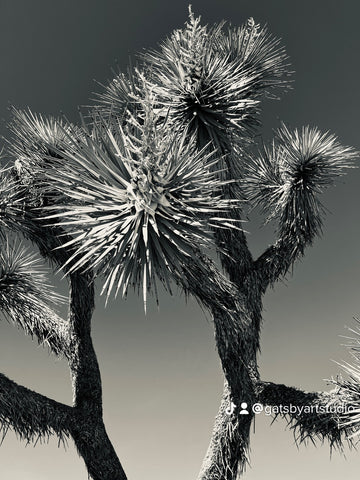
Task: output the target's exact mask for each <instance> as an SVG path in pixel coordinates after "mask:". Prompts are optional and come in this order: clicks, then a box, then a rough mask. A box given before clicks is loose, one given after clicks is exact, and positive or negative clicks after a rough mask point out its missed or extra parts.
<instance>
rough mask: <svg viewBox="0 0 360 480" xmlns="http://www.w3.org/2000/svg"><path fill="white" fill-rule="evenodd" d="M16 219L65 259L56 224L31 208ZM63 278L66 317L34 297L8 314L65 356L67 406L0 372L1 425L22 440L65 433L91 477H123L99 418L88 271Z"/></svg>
mask: <svg viewBox="0 0 360 480" xmlns="http://www.w3.org/2000/svg"><path fill="white" fill-rule="evenodd" d="M19 223H20V227H22V231H23V232H25V234H26V236H27V237H28V238H29V239H30V240H31V241H32V242H34V243H36V244H37V246H38V248H39V251H40V253H41V254H42V255H43V257H45V258H46V259H47V260H49V261H50V262H52V263H54V264H55V265H56V266H58V267H62V266H63V265H64V264H65V263H66V262H67V261H68V260H69V258H70V257H71V250H70V249H63V248H61V246H62V245H63V244H64V243H65V242H66V241H68V240H69V237H68V236H67V235H65V234H64V231H63V230H62V229H60V228H58V227H55V228H54V227H48V226H46V225H45V222H43V221H39V220H37V219H36V216H35V214H34V213H33V212H32V210H31V208H27V210H26V211H25V210H24V212H23V217H22V224H21V222H19ZM68 266H69V265H68ZM65 270H66V269H65ZM69 282H70V291H69V317H68V321H67V322H65V321H63V320H62V319H60V318H59V317H58V316H56V315H55V314H54V313H53V312H52V311H51V310H50V309H48V310H47V309H46V308H45V309H44V308H42V309H41V311H40V312H37V310H38V309H36V301H35V299H34V308H35V310H36V311H35V313H34V312H33V314H31V312H30V311H24V312H23V313H22V314H21V315H20V314H19V312H18V308H17V310H16V314H13V315H11V319H12V320H13V321H14V322H15V323H17V324H18V325H20V326H21V327H22V328H23V329H24V330H25V331H26V333H29V334H30V335H32V336H35V337H36V338H37V339H38V341H39V342H40V343H45V344H47V345H48V346H49V347H50V349H51V350H52V351H53V352H54V353H55V354H57V355H64V356H65V357H66V358H67V359H68V363H69V368H70V373H71V380H72V387H73V407H69V406H66V405H62V404H59V403H57V402H55V401H53V400H50V399H48V398H47V397H45V396H42V395H39V394H37V393H34V392H31V391H30V390H27V389H26V388H25V387H21V386H17V385H16V384H15V383H13V382H11V381H10V380H8V379H6V377H4V376H2V375H1V376H0V392H1V395H0V421H1V426H2V429H3V431H4V434H6V431H7V430H8V428H9V427H12V428H13V429H14V430H15V431H16V432H17V433H19V434H20V435H21V437H22V438H25V439H26V440H32V439H34V438H36V436H44V435H46V436H49V435H51V434H53V433H56V434H57V435H58V436H59V437H60V438H61V439H62V438H63V437H65V436H71V437H72V438H73V440H74V442H75V445H76V447H77V450H78V452H79V454H80V455H81V456H82V458H83V460H84V462H85V464H86V467H87V469H88V472H89V475H91V477H92V478H93V479H94V480H126V475H125V472H124V470H123V468H122V466H121V463H120V461H119V459H118V457H117V455H116V452H115V450H114V448H113V446H112V444H111V442H110V440H109V438H108V436H107V433H106V429H105V426H104V423H103V415H102V386H101V377H100V370H99V365H98V362H97V357H96V353H95V350H94V347H93V343H92V338H91V318H92V313H93V309H94V284H93V278H92V273H91V271H89V272H87V273H79V272H76V273H72V274H71V275H70V279H69ZM13 300H14V302H16V301H17V300H18V299H17V298H16V296H15V297H14V299H13ZM10 306H11V302H10ZM15 306H17V307H19V304H18V303H16V305H15ZM5 313H7V312H5ZM11 313H12V311H10V312H8V316H10V314H11ZM27 313H28V314H29V315H26V314H27ZM36 313H39V314H38V315H36ZM22 398H23V400H22Z"/></svg>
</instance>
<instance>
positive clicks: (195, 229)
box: [48, 104, 233, 297]
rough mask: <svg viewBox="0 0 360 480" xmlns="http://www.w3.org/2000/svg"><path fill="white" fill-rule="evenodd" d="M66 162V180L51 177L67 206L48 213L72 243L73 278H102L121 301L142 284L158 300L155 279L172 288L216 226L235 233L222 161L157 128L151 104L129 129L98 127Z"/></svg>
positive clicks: (75, 146) (73, 147)
mask: <svg viewBox="0 0 360 480" xmlns="http://www.w3.org/2000/svg"><path fill="white" fill-rule="evenodd" d="M70 140H71V139H69V141H70ZM63 156H64V158H65V160H66V162H65V166H64V168H63V170H62V171H61V175H59V173H58V172H57V171H54V172H52V173H51V172H49V173H48V176H49V179H50V181H52V180H55V179H56V181H57V184H58V189H59V191H61V192H62V194H63V196H64V199H63V205H62V206H60V205H58V206H54V207H49V209H50V211H51V210H53V213H52V214H51V215H49V216H48V218H49V221H50V220H51V221H53V222H54V221H55V222H56V223H57V224H61V225H62V226H64V227H65V228H66V229H67V230H68V231H69V232H70V233H71V235H72V236H73V237H74V239H73V240H72V241H70V242H69V243H68V244H67V245H65V247H70V248H71V247H74V248H75V252H74V254H73V255H72V257H71V259H70V261H69V262H68V266H69V269H68V270H69V272H71V271H74V270H77V269H86V268H90V267H92V268H94V269H95V270H98V271H101V272H103V273H104V274H105V278H106V280H105V284H104V287H103V292H107V296H108V295H109V294H110V292H111V291H112V290H113V288H114V289H115V294H117V293H118V292H119V291H120V293H121V294H123V295H124V294H126V292H127V289H128V287H129V286H133V287H140V286H142V288H143V292H144V297H146V292H147V290H148V289H150V287H151V286H153V287H154V291H155V294H156V281H155V278H156V276H157V277H158V278H159V279H160V280H161V282H162V283H163V284H164V285H165V287H167V288H168V289H170V278H171V275H172V273H174V272H177V275H179V274H181V272H182V269H183V268H185V265H186V262H189V261H191V256H192V255H193V245H196V246H208V247H209V246H211V244H212V241H211V240H212V233H211V227H213V226H216V227H222V228H232V227H233V225H232V224H231V222H230V221H229V220H227V219H224V218H222V216H223V213H224V212H225V211H226V210H227V209H228V208H229V205H230V203H231V201H229V200H224V199H223V198H222V196H221V188H222V186H223V182H221V181H220V180H218V179H217V175H216V172H214V168H215V164H216V162H217V161H216V160H214V158H213V156H212V155H211V154H209V153H207V154H205V152H204V151H198V150H196V149H195V146H194V141H189V140H188V137H187V136H186V133H184V134H183V135H182V137H179V136H178V135H177V136H174V135H173V134H172V133H171V132H170V131H169V130H167V128H166V125H163V126H162V128H160V127H159V121H158V118H157V114H156V113H155V110H154V109H153V108H152V104H151V105H147V104H144V106H143V111H139V112H138V115H137V116H136V117H135V116H131V121H130V122H129V123H128V124H127V125H126V126H125V127H124V125H122V121H121V119H118V120H117V122H114V121H113V120H112V121H111V122H110V123H108V124H104V123H101V122H95V124H94V129H93V131H92V132H91V134H90V133H89V135H88V136H87V137H86V140H85V141H84V142H82V143H81V144H79V143H77V142H74V143H73V144H71V145H70V148H69V149H68V150H67V151H65V152H63ZM54 219H55V220H54Z"/></svg>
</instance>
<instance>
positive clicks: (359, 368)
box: [332, 319, 360, 438]
mask: <svg viewBox="0 0 360 480" xmlns="http://www.w3.org/2000/svg"><path fill="white" fill-rule="evenodd" d="M356 321H357V324H356V326H355V328H350V329H349V330H350V332H351V334H352V335H353V336H352V337H350V338H348V340H350V342H349V343H348V344H347V345H346V346H347V348H348V349H349V352H350V354H351V356H352V359H353V361H352V362H351V363H350V362H344V363H341V364H340V366H341V367H342V369H343V371H344V373H345V374H346V377H347V378H343V376H338V377H337V378H336V379H333V380H332V383H334V384H335V385H336V387H337V388H338V389H339V390H340V391H341V392H342V394H343V396H344V398H345V403H346V406H347V408H348V410H349V412H348V414H347V415H344V416H343V417H342V419H341V420H342V421H341V424H342V427H343V428H347V429H348V430H349V431H350V432H351V435H350V436H351V437H357V438H358V437H359V436H360V328H359V327H360V321H359V319H356Z"/></svg>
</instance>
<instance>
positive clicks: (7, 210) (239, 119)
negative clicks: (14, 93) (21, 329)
mask: <svg viewBox="0 0 360 480" xmlns="http://www.w3.org/2000/svg"><path fill="white" fill-rule="evenodd" d="M288 75H289V73H288V65H287V56H286V54H285V51H284V49H283V47H282V46H281V44H280V42H279V40H277V39H275V38H273V37H272V36H271V35H269V34H268V32H267V30H266V29H265V28H260V27H259V26H258V25H257V24H255V22H254V21H253V20H252V19H250V20H249V21H248V22H247V23H246V24H245V25H244V26H242V27H240V28H232V27H227V26H226V25H225V24H219V25H217V26H215V27H213V28H208V27H206V26H202V25H201V24H200V19H199V18H195V17H194V16H193V14H192V12H191V11H190V16H189V20H188V22H187V23H186V25H185V28H184V29H182V30H177V31H175V32H174V33H173V34H172V35H171V36H170V38H168V39H167V40H166V41H165V42H164V43H163V44H162V45H161V46H160V48H159V49H158V50H156V51H150V52H147V53H145V54H144V55H143V57H142V60H141V64H140V65H139V66H138V67H136V68H134V69H133V70H131V71H130V72H129V73H128V74H127V75H125V74H122V73H120V74H119V75H117V76H116V78H115V79H114V80H113V81H112V82H111V83H110V84H109V86H107V87H106V88H105V90H104V92H103V93H101V94H100V95H98V102H97V105H96V107H94V109H93V110H92V111H91V112H90V118H91V121H90V122H88V124H86V123H85V121H83V122H82V125H81V127H75V126H73V125H71V124H70V123H69V122H67V121H66V120H58V119H54V118H44V117H42V116H40V115H35V114H33V113H31V112H29V111H28V112H21V111H17V110H14V120H13V123H12V125H11V130H12V132H13V138H12V139H11V141H10V153H11V154H12V156H13V157H14V159H15V163H14V167H13V169H12V172H11V174H10V173H9V171H4V172H2V179H1V180H2V183H1V191H0V194H1V198H0V223H1V225H3V226H6V227H10V228H14V226H16V225H15V224H16V223H17V224H18V225H19V226H20V228H22V229H24V225H26V222H27V221H28V217H26V215H25V214H24V212H23V210H24V204H27V205H28V206H29V207H31V208H30V210H31V218H32V219H33V218H34V216H38V218H39V219H40V220H42V221H43V220H44V219H45V220H46V222H47V223H48V224H49V225H52V226H61V227H62V228H63V231H64V232H66V234H67V235H68V237H67V241H66V242H64V243H63V245H62V248H67V249H69V251H70V252H71V257H70V259H69V260H68V263H67V265H64V266H63V267H64V268H65V267H66V269H65V270H66V272H67V273H69V272H73V271H76V270H82V271H84V270H86V269H94V270H95V271H96V272H97V273H98V274H99V275H100V274H101V275H103V277H104V283H103V289H102V290H103V292H105V293H106V296H107V297H108V296H109V295H110V293H111V292H114V293H115V295H116V294H117V293H118V292H120V293H121V294H122V295H125V294H126V292H127V290H128V289H129V287H134V288H140V289H142V291H143V295H144V298H146V293H147V291H148V290H152V291H153V292H154V293H155V295H156V296H157V293H156V292H157V291H156V279H159V280H160V281H161V282H162V284H163V285H164V286H165V287H166V288H168V289H169V290H170V289H171V286H170V283H171V280H172V279H173V278H175V279H178V278H179V276H181V275H182V274H183V273H184V271H185V270H186V269H187V266H188V265H189V263H191V262H192V258H193V256H194V255H196V254H197V251H199V248H200V249H201V248H206V249H208V248H210V247H214V248H217V249H218V250H219V249H220V247H221V246H219V245H218V246H217V247H216V243H215V241H214V230H216V229H240V224H239V221H238V220H239V211H240V209H241V205H240V202H239V201H238V200H237V199H238V198H243V199H244V201H245V202H247V203H248V204H249V205H253V206H254V205H255V206H256V205H260V206H261V207H263V209H264V211H265V212H267V213H268V219H269V220H272V219H275V220H276V221H277V223H278V235H279V237H281V238H282V239H283V240H285V241H286V239H287V238H289V239H290V237H291V244H292V245H294V244H295V245H296V244H297V243H298V244H299V245H300V248H303V246H304V245H305V244H308V243H311V242H312V240H313V238H314V237H315V236H316V235H318V234H319V233H320V232H321V224H322V214H323V209H322V206H321V203H320V200H319V194H320V193H321V192H322V191H323V189H324V188H326V187H327V186H328V185H330V184H332V183H333V181H334V179H335V178H336V177H337V176H339V175H341V174H343V173H344V170H345V168H347V167H349V166H350V165H351V161H352V159H353V158H354V156H355V152H354V151H353V150H352V149H350V148H348V147H342V146H341V145H340V144H339V142H338V141H337V139H336V138H335V136H333V135H330V134H322V133H320V132H319V131H318V130H317V129H315V128H310V127H305V128H303V129H301V130H298V129H295V130H294V131H291V130H290V129H289V128H288V127H286V126H284V125H283V126H281V127H280V129H279V130H278V131H277V133H276V136H275V139H274V141H273V142H272V143H271V144H270V146H268V147H265V148H264V149H263V150H262V151H260V152H259V154H258V155H257V156H253V157H252V158H251V159H249V160H248V161H245V160H244V159H245V158H247V157H246V155H242V154H241V153H243V152H244V151H245V150H246V149H247V147H248V146H249V144H251V143H252V142H253V134H254V132H255V131H256V127H257V126H258V125H259V113H260V105H261V99H262V97H263V96H264V95H266V96H269V97H275V93H276V91H277V90H276V89H279V88H283V89H284V88H287V87H288V79H287V77H288ZM275 98H276V97H275ZM229 184H231V189H229ZM225 192H226V193H225ZM229 192H231V195H229ZM21 219H23V220H21ZM235 219H236V220H235ZM29 228H30V227H29ZM194 247H195V248H194ZM294 248H295V247H294ZM293 258H294V259H295V258H296V254H295V252H294V254H293ZM234 260H235V261H236V259H234ZM3 261H4V260H3ZM29 291H30V290H29Z"/></svg>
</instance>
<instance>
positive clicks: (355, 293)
mask: <svg viewBox="0 0 360 480" xmlns="http://www.w3.org/2000/svg"><path fill="white" fill-rule="evenodd" d="M187 4H188V2H187V1H183V0H180V1H177V2H174V3H171V2H166V1H165V0H152V1H151V2H147V1H145V0H132V1H131V2H130V1H127V2H124V1H122V0H118V1H113V0H102V1H100V0H97V1H95V0H77V1H75V2H74V1H70V0H62V1H61V2H58V1H54V0H53V1H45V0H32V1H31V2H29V1H27V0H8V1H7V0H0V58H1V74H0V87H1V88H0V118H4V120H5V123H6V121H8V119H9V113H8V111H7V106H8V104H9V103H11V104H13V105H15V106H17V107H19V108H25V107H27V106H29V107H30V108H31V109H32V110H33V111H35V112H42V113H44V114H54V115H57V114H59V112H60V111H63V112H64V113H66V115H67V116H68V118H70V119H71V120H72V121H77V110H76V107H77V105H84V104H87V103H88V102H89V98H90V97H92V92H94V91H96V90H97V91H99V89H100V87H98V86H97V85H96V84H94V81H93V79H96V80H97V81H99V82H101V83H105V82H106V80H107V79H109V78H111V77H112V73H111V67H114V66H115V64H116V62H117V63H118V65H119V66H120V68H121V69H125V68H126V66H127V64H128V61H129V56H133V55H134V54H135V53H136V52H137V51H139V50H141V49H142V48H147V47H155V46H156V44H157V43H158V42H159V41H160V40H161V39H163V38H164V37H165V36H166V35H168V34H169V33H170V32H171V30H172V29H173V28H178V27H181V26H182V25H183V23H184V22H185V20H186V17H187ZM192 4H193V10H194V12H195V14H201V15H202V19H203V21H204V22H205V23H213V22H218V21H220V20H222V19H225V20H228V21H230V22H231V23H232V24H233V25H240V24H241V23H243V22H244V21H246V19H247V18H248V17H249V16H253V17H254V18H255V20H256V21H257V22H260V23H261V24H264V23H267V24H268V27H269V29H270V30H271V31H272V32H273V33H274V34H275V35H276V36H279V37H281V38H282V39H283V42H284V44H285V45H286V47H287V51H288V54H289V55H290V58H291V62H292V66H293V69H294V70H295V71H296V74H295V76H294V78H295V83H294V90H293V91H291V92H290V93H288V94H287V95H286V96H285V97H283V98H282V100H281V101H280V102H272V103H271V102H267V103H266V104H265V105H264V115H263V121H264V129H263V134H264V137H265V138H269V137H270V134H271V129H272V128H276V127H277V126H278V125H279V119H282V120H284V121H285V122H287V123H288V124H289V125H290V126H292V127H295V126H302V125H304V124H310V125H317V126H319V127H320V128H321V129H322V130H331V131H332V132H334V133H336V134H337V135H338V136H339V138H340V139H341V141H342V142H343V143H344V144H347V145H353V146H355V147H357V148H360V145H359V139H358V132H359V111H360V98H359V83H360V79H359V74H360V67H359V49H360V34H359V24H358V21H359V20H358V19H359V14H360V4H359V3H358V2H357V1H355V0H343V1H341V2H339V1H330V0H321V1H314V0H313V1H310V0H303V1H301V2H294V1H293V2H291V1H285V0H273V1H271V2H269V1H267V0H253V1H250V0H249V1H245V0H238V1H233V0H222V1H210V0H206V1H205V0H193V2H192ZM0 133H1V134H2V135H4V134H5V135H6V129H5V124H4V123H3V124H2V125H1V132H0ZM359 184H360V171H359V170H353V171H351V172H350V173H349V175H348V176H347V177H345V178H344V180H343V181H342V182H341V183H339V184H338V185H337V187H336V188H333V189H332V190H331V191H330V190H329V191H328V192H326V194H324V195H323V201H324V203H325V205H326V206H327V207H328V208H329V210H330V212H331V213H329V215H328V216H327V219H326V222H325V228H324V236H323V238H322V239H319V240H318V241H317V242H316V243H315V245H314V246H313V247H312V248H311V249H309V250H308V251H307V255H306V257H305V258H304V260H303V261H302V262H301V263H298V264H297V266H296V268H295V271H294V276H293V277H289V279H288V281H287V282H284V283H279V284H277V285H276V287H275V289H274V290H273V291H270V292H269V293H268V294H267V296H266V298H265V305H264V307H265V308H264V326H263V331H262V354H261V357H260V368H261V374H262V377H263V379H266V380H272V381H275V382H282V383H286V384H289V385H294V386H298V387H301V388H303V389H306V390H322V389H326V388H327V385H326V383H325V382H324V380H323V379H326V378H330V377H331V376H332V375H336V374H337V373H339V371H340V368H339V366H338V365H337V364H336V363H334V360H336V361H342V360H349V356H348V354H347V352H346V350H345V348H344V347H343V346H342V344H343V343H345V340H344V339H342V338H341V337H340V336H341V335H346V334H347V331H346V329H345V325H348V326H352V325H354V321H353V320H352V317H353V316H354V315H357V314H359V312H360V296H359V283H360V275H359V274H360V265H359V254H358V242H359V238H360V235H359V234H360V232H359V218H358V217H359V214H358V210H357V208H358V205H359V195H360V193H359V192H360V190H359ZM258 227H259V222H258V220H257V219H256V218H254V219H253V221H251V219H250V221H249V223H248V224H247V225H246V229H247V231H249V234H248V237H249V238H248V240H249V244H250V247H251V249H252V251H253V253H254V255H257V254H259V253H260V252H261V251H262V250H263V249H264V248H265V247H266V246H267V244H269V243H270V242H271V240H272V230H273V227H272V226H270V227H267V228H266V229H265V228H262V229H259V228H258ZM103 303H104V302H103V299H102V298H99V297H98V298H97V307H98V308H97V310H96V313H95V317H94V323H93V331H94V344H95V348H96V350H97V353H98V358H99V363H100V367H101V371H102V379H103V387H104V410H105V422H106V425H107V429H108V432H109V436H110V438H111V439H112V441H113V443H114V446H115V448H116V450H117V452H118V454H119V457H120V460H121V462H122V464H123V466H124V468H125V471H126V472H127V475H128V478H129V480H142V479H144V478H146V479H147V480H165V479H166V480H169V479H171V480H185V479H195V478H196V476H197V473H198V471H199V468H200V464H201V462H202V458H203V455H204V454H205V451H206V448H207V445H208V441H209V439H210V434H211V430H212V424H213V420H214V416H215V414H216V412H217V408H218V405H219V401H220V397H221V391H222V382H223V380H222V373H221V369H220V366H219V360H218V357H217V353H216V350H215V345H214V338H213V330H212V325H211V321H210V320H209V318H206V317H205V316H204V314H203V312H202V311H201V310H200V309H199V307H198V306H197V305H196V304H195V303H194V302H193V301H192V300H189V301H188V302H187V303H186V302H185V299H184V298H183V297H181V296H175V297H173V298H168V297H165V296H164V298H163V299H162V301H161V305H160V310H159V311H157V309H156V308H155V307H154V306H153V307H151V308H150V312H149V314H148V315H147V317H145V316H144V314H143V308H142V304H141V301H140V300H139V299H137V298H136V297H135V296H130V297H129V298H128V299H127V300H126V301H116V302H112V303H111V305H110V306H109V307H108V308H107V309H106V310H104V308H103ZM0 365H1V367H0V369H1V371H2V372H3V373H4V374H6V375H8V376H9V377H10V378H12V379H13V380H15V381H17V382H18V383H21V384H23V385H25V386H27V387H29V388H32V389H34V390H37V391H39V392H41V393H44V394H46V395H49V396H51V397H52V398H55V399H57V400H59V401H63V402H66V403H69V404H70V403H71V387H70V380H69V373H68V369H67V365H66V364H65V362H63V361H59V360H56V359H54V358H53V357H52V356H49V354H48V353H47V351H46V350H44V349H42V348H40V347H38V346H37V345H36V344H35V343H33V342H31V340H30V339H29V338H26V337H25V336H24V335H23V333H22V332H20V331H17V330H16V329H15V328H13V327H12V326H11V325H8V324H6V323H5V322H3V323H2V324H1V339H0ZM270 423H271V422H270V419H269V418H267V417H265V416H264V415H258V416H257V417H256V431H255V433H254V434H253V435H252V442H251V452H252V455H251V467H250V468H249V469H248V472H247V474H246V476H245V477H244V478H246V479H247V480H262V479H263V478H264V477H266V478H267V479H269V480H273V479H274V480H275V479H277V480H288V479H289V478H291V479H292V480H300V479H303V478H309V479H313V478H317V479H319V478H320V479H323V478H326V479H327V480H335V479H338V478H339V476H340V475H341V476H342V477H343V478H346V479H347V480H355V479H357V478H358V476H359V468H360V456H359V453H357V452H348V451H346V457H347V458H346V459H345V458H344V457H343V456H341V455H340V454H339V453H334V454H333V456H332V458H331V459H330V452H329V448H328V445H323V446H321V445H319V446H318V448H315V447H314V446H312V445H309V447H308V448H305V447H304V446H301V447H300V448H299V449H298V448H297V447H296V445H295V444H294V438H293V435H292V433H291V431H289V430H286V428H285V427H286V425H285V422H284V421H282V420H278V421H277V422H275V423H274V424H273V425H272V426H270ZM0 470H1V474H0V476H1V478H7V479H8V480H24V479H25V478H26V479H27V480H45V479H48V478H51V479H52V480H60V479H61V480H63V479H64V478H66V479H69V480H82V479H83V480H86V478H87V474H86V470H85V467H84V465H83V461H82V460H81V459H79V457H78V456H77V454H76V452H75V449H74V447H73V444H72V443H71V442H69V445H68V446H67V449H66V451H65V450H64V449H63V448H58V447H57V441H56V439H52V440H51V441H50V443H49V444H46V445H37V446H36V447H35V448H33V446H32V445H29V446H25V445H24V444H22V443H20V442H19V441H18V440H17V439H16V438H15V436H14V435H11V434H9V435H8V436H7V437H6V438H5V440H4V442H3V444H2V446H1V448H0Z"/></svg>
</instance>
